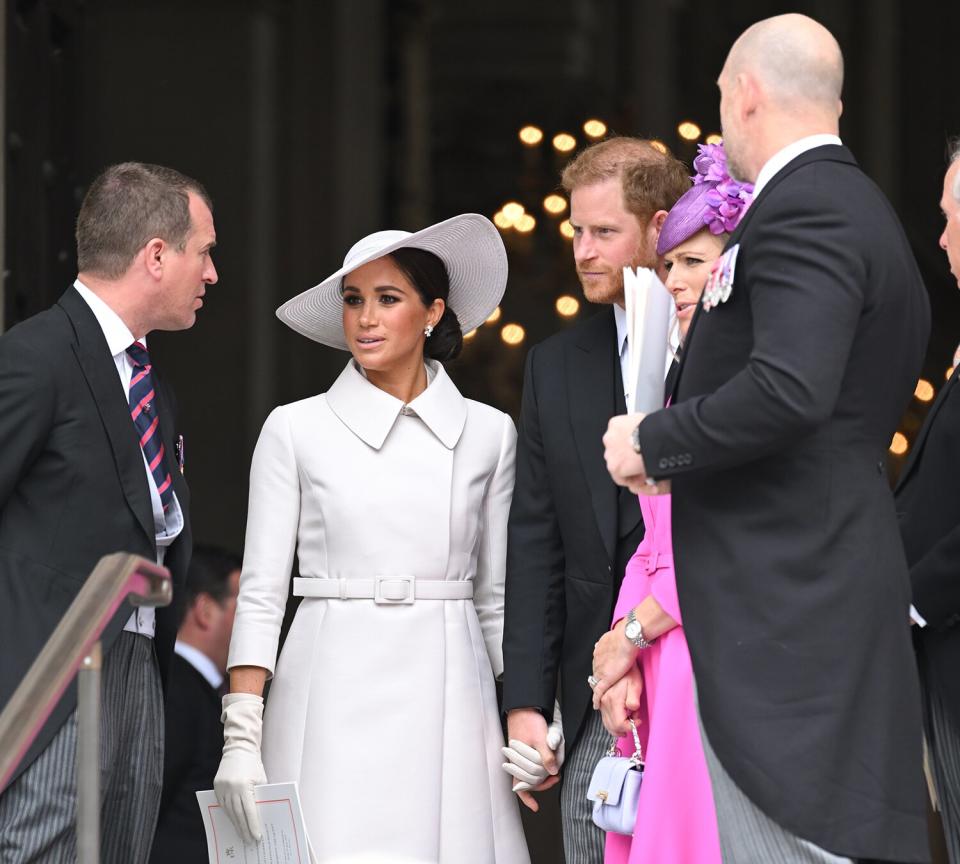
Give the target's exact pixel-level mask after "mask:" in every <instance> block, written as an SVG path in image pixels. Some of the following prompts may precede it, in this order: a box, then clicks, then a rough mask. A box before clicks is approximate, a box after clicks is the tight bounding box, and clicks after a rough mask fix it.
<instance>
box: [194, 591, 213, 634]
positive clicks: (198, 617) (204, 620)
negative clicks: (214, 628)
mask: <svg viewBox="0 0 960 864" xmlns="http://www.w3.org/2000/svg"><path fill="white" fill-rule="evenodd" d="M215 602H216V601H215V600H214V599H213V597H211V596H210V595H209V594H203V593H200V594H198V595H197V598H196V600H194V602H193V608H192V609H191V610H190V611H191V612H192V613H193V620H194V623H195V624H196V625H197V626H198V627H199V628H200V629H201V630H209V629H210V613H211V612H212V611H213V608H212V604H214V603H215Z"/></svg>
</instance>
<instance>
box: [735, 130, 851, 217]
mask: <svg viewBox="0 0 960 864" xmlns="http://www.w3.org/2000/svg"><path fill="white" fill-rule="evenodd" d="M825 144H836V145H838V146H839V145H842V144H843V142H842V141H841V140H840V138H839V137H837V136H836V135H831V134H829V133H827V132H821V133H819V134H817V135H808V136H807V137H806V138H798V139H797V140H796V141H793V142H791V143H790V144H788V145H787V146H786V147H784V148H783V149H782V150H778V151H777V152H776V153H774V154H773V156H771V157H770V158H769V159H768V160H767V161H766V162H765V163H764V166H763V167H762V168H761V169H760V173H759V174H757V182H756V183H754V184H753V200H754V201H756V200H757V198H759V197H760V192H761V190H762V189H763V187H764V186H766V185H767V183H769V182H770V180H771V179H773V176H774V175H775V174H776V173H777V172H778V171H779V170H780V169H781V168H785V167H786V166H787V165H788V164H789V163H790V162H792V161H793V160H794V159H796V158H797V157H798V156H799V155H800V154H801V153H806V152H807V151H808V150H813V148H814V147H823V146H824V145H825Z"/></svg>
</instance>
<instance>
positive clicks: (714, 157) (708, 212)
mask: <svg viewBox="0 0 960 864" xmlns="http://www.w3.org/2000/svg"><path fill="white" fill-rule="evenodd" d="M697 149H698V151H699V152H698V153H697V158H696V159H694V160H693V170H694V171H696V174H694V175H693V178H692V179H693V186H692V187H691V188H690V189H688V190H687V191H686V192H684V193H683V195H681V196H680V198H679V200H678V201H677V203H676V204H674V205H673V207H672V208H671V210H670V212H669V213H668V214H667V218H666V221H664V223H663V228H661V229H660V237H659V239H658V240H657V254H658V255H663V254H665V253H666V252H669V251H670V250H671V249H673V248H675V247H677V246H679V245H680V244H681V243H683V242H684V241H685V240H689V239H690V238H691V237H692V236H693V235H694V234H696V233H697V232H698V231H702V230H703V229H704V228H708V229H709V230H710V233H711V234H718V235H719V234H725V233H726V234H729V233H730V232H731V231H733V229H734V228H736V227H737V223H738V222H739V221H740V217H741V216H743V213H744V211H745V210H746V209H747V205H748V204H749V203H750V199H751V197H752V196H753V184H752V183H739V182H737V181H736V180H734V179H733V178H732V177H731V176H730V174H729V172H728V171H727V154H726V153H725V152H724V149H723V144H699V145H697Z"/></svg>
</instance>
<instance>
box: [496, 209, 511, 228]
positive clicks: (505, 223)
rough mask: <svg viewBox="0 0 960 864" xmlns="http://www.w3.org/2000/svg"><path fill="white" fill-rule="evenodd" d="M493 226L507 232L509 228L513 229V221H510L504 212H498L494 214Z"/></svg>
mask: <svg viewBox="0 0 960 864" xmlns="http://www.w3.org/2000/svg"><path fill="white" fill-rule="evenodd" d="M493 224H494V225H496V226H497V227H498V228H499V229H500V230H501V231H506V230H507V229H508V228H512V227H513V220H512V219H508V218H507V217H506V215H505V214H504V212H503V211H502V210H498V211H497V212H496V213H494V214H493Z"/></svg>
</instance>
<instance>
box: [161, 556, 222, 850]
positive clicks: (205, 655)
mask: <svg viewBox="0 0 960 864" xmlns="http://www.w3.org/2000/svg"><path fill="white" fill-rule="evenodd" d="M240 565H241V562H240V559H239V558H238V557H237V556H236V555H233V554H231V553H229V552H226V551H224V550H222V549H217V548H215V547H213V546H197V547H196V548H195V549H194V552H193V558H192V559H191V561H190V570H189V572H188V573H187V591H186V593H187V599H186V606H187V608H186V612H185V614H184V618H183V623H182V624H181V625H180V630H179V632H178V634H177V643H176V645H175V646H174V652H175V656H174V658H173V660H172V662H171V664H170V677H169V681H168V683H167V716H166V726H165V728H166V741H165V743H166V746H165V749H164V755H163V793H162V794H161V796H160V816H159V818H158V820H157V834H156V837H155V838H154V842H153V854H152V856H151V859H150V860H151V861H153V862H155V864H167V862H176V864H207V841H206V835H205V833H204V829H203V820H202V818H201V816H200V808H199V806H198V805H197V795H196V793H197V791H198V790H200V789H212V788H213V778H214V776H215V775H216V773H217V767H218V766H219V765H220V755H221V752H222V750H223V725H222V724H221V723H220V697H221V695H222V693H223V688H224V685H225V675H226V670H227V652H228V650H229V648H230V635H231V633H232V632H233V616H234V612H235V611H236V608H237V591H238V590H239V587H240Z"/></svg>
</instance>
